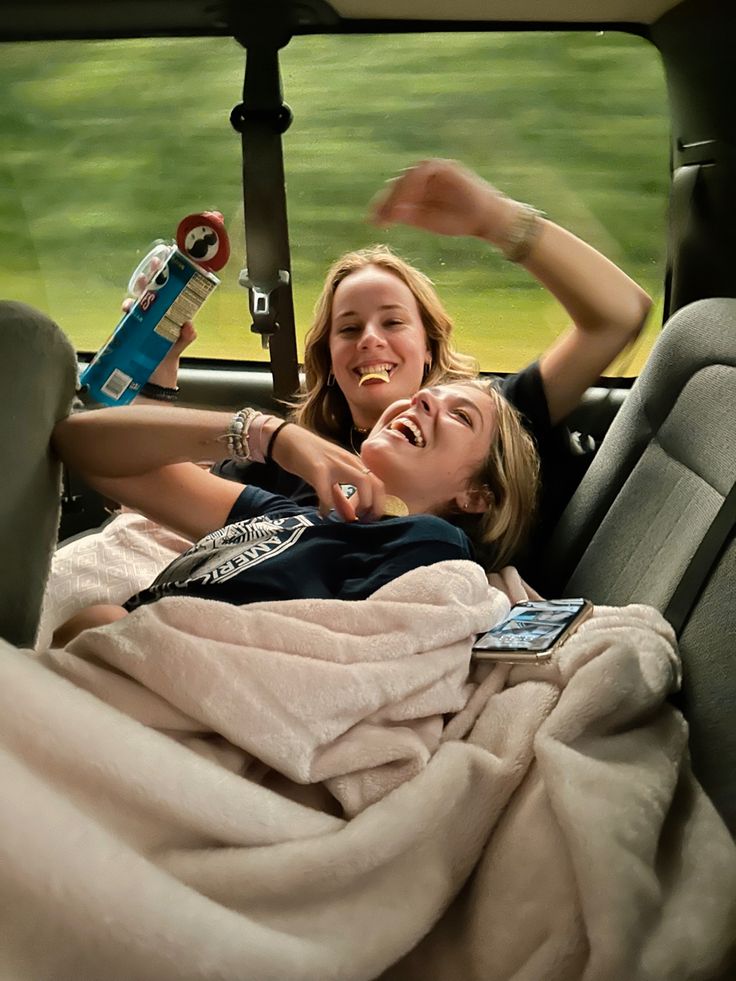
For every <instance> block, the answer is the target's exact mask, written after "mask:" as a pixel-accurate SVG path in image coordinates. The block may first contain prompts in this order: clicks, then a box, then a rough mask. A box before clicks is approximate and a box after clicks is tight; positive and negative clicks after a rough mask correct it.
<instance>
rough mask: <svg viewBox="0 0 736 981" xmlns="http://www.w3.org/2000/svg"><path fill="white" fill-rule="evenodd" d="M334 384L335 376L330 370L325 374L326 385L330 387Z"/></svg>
mask: <svg viewBox="0 0 736 981" xmlns="http://www.w3.org/2000/svg"><path fill="white" fill-rule="evenodd" d="M334 384H335V376H334V375H333V374H332V372H330V373H329V374H328V376H327V387H328V388H332V386H333V385H334Z"/></svg>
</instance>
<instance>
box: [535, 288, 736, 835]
mask: <svg viewBox="0 0 736 981" xmlns="http://www.w3.org/2000/svg"><path fill="white" fill-rule="evenodd" d="M734 479H736V300H734V299H709V300H700V301H698V302H696V303H693V304H691V305H689V306H688V307H685V308H683V309H682V310H680V311H678V312H677V313H676V314H675V315H674V316H673V317H672V318H671V320H670V322H669V323H668V324H667V326H666V328H665V329H664V331H663V333H662V336H661V337H660V339H659V341H658V343H657V345H656V348H655V350H654V352H653V353H652V355H651V357H650V359H649V361H648V363H647V365H646V368H645V369H644V371H643V372H642V374H641V376H640V377H639V379H638V380H637V381H636V383H635V385H634V386H633V388H632V390H631V392H630V394H629V396H628V398H627V399H626V401H625V403H624V406H623V408H622V409H621V411H620V412H619V414H618V415H617V417H616V419H615V420H614V422H613V425H612V426H611V428H610V430H609V432H608V434H607V435H606V438H605V440H604V441H603V444H602V445H601V448H600V450H599V452H598V454H597V456H596V458H595V460H594V461H593V464H592V465H591V467H590V469H589V471H588V473H587V474H586V476H585V478H584V479H583V481H582V483H581V484H580V487H579V488H578V490H577V492H576V494H575V495H574V497H573V499H572V500H571V502H570V504H569V505H568V507H567V509H566V510H565V512H564V514H563V515H562V518H561V519H560V522H559V524H558V526H557V528H556V529H555V531H554V533H553V536H552V538H551V540H550V543H549V547H548V549H547V551H546V555H545V559H544V567H545V569H546V575H545V581H547V582H554V583H555V584H556V585H557V587H558V589H557V592H558V594H559V595H563V596H574V595H582V596H587V597H589V598H590V599H592V600H593V601H594V602H597V603H611V604H625V603H631V602H641V603H650V604H652V605H653V606H655V607H657V608H658V609H659V610H662V611H664V610H665V609H666V607H667V603H668V601H669V599H670V597H671V596H672V593H673V592H674V589H675V587H676V586H677V583H678V582H679V580H680V578H681V576H682V574H683V572H684V571H685V569H686V568H687V565H688V562H689V560H690V559H691V557H692V555H693V553H694V552H695V549H696V548H697V546H698V545H699V544H700V541H701V539H702V538H703V535H704V534H705V532H706V531H707V529H708V527H709V525H710V523H711V521H712V519H713V517H714V516H715V514H716V512H717V511H718V508H719V507H720V505H721V504H722V502H723V499H724V497H725V495H726V494H727V493H728V491H729V489H730V487H731V485H732V484H733V482H734ZM735 593H736V542H735V541H734V535H733V531H732V532H731V535H730V538H729V541H728V542H727V544H726V547H725V549H724V552H723V553H722V555H721V558H720V560H719V561H718V563H717V564H716V566H715V567H714V569H713V570H712V572H711V575H710V578H709V580H708V582H707V584H706V586H705V589H704V591H703V592H702V594H701V596H700V598H699V601H698V603H697V605H696V607H695V609H694V610H693V613H692V615H691V617H690V619H689V622H688V623H687V624H686V626H685V629H684V630H683V632H682V636H681V638H680V649H681V653H682V658H683V690H682V694H681V697H680V700H679V704H680V706H681V708H682V709H683V712H684V714H685V716H686V718H687V719H688V722H689V724H690V747H691V755H692V760H693V769H694V771H695V774H696V776H697V777H698V779H699V780H700V782H701V783H702V785H703V787H704V788H705V790H706V792H707V793H708V794H709V796H710V797H711V799H712V800H713V802H714V803H715V805H716V807H717V808H718V809H719V811H720V812H721V814H722V816H723V817H724V819H725V820H726V823H727V824H728V825H729V827H730V828H731V830H732V832H733V831H734V830H736V597H735V595H734V594H735Z"/></svg>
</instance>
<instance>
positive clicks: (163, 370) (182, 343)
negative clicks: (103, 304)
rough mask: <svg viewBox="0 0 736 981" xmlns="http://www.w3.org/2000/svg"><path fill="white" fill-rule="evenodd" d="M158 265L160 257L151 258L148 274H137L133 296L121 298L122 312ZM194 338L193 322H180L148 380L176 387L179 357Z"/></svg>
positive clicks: (132, 301)
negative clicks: (178, 329) (180, 324)
mask: <svg viewBox="0 0 736 981" xmlns="http://www.w3.org/2000/svg"><path fill="white" fill-rule="evenodd" d="M160 266H161V261H160V259H156V258H154V259H152V260H151V264H150V267H149V274H148V276H139V277H138V279H137V280H136V281H135V284H134V288H133V292H134V293H135V296H127V297H126V298H125V299H124V300H123V302H122V309H123V312H124V313H128V311H129V310H130V309H131V307H132V306H133V305H134V303H135V302H136V299H137V297H139V296H140V295H141V294H142V293H143V292H144V290H145V288H146V284H147V283H148V281H149V280H150V278H151V276H152V275H153V274H154V273H155V272H157V270H158V269H159V268H160ZM196 339H197V331H196V330H195V328H194V324H193V323H192V322H191V321H190V320H188V321H187V322H186V323H185V324H182V326H181V330H180V331H179V337H178V338H177V340H176V341H174V343H173V344H172V346H171V347H170V348H169V351H168V353H167V354H166V357H165V358H164V359H163V360H162V361H161V363H160V364H159V365H158V367H157V368H156V370H155V371H154V372H153V374H152V375H151V377H150V378H149V381H151V382H153V383H154V385H162V386H163V387H164V388H176V387H177V384H178V380H179V359H180V358H181V356H182V354H183V352H184V351H185V350H186V348H188V347H189V345H190V344H193V343H194V341H196Z"/></svg>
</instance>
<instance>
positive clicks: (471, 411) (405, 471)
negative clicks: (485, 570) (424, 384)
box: [360, 385, 497, 514]
mask: <svg viewBox="0 0 736 981" xmlns="http://www.w3.org/2000/svg"><path fill="white" fill-rule="evenodd" d="M496 429H497V427H496V409H495V406H494V403H493V402H492V400H491V397H490V396H489V395H488V394H487V392H484V391H483V390H482V389H480V388H477V387H475V386H473V385H438V386H436V387H434V388H425V389H421V390H420V391H419V392H417V394H416V395H415V396H414V397H413V398H411V399H401V400H399V401H398V402H395V403H394V404H393V405H391V406H389V407H388V409H386V411H385V412H384V413H383V414H382V416H381V418H380V419H379V420H378V422H377V423H376V425H375V426H374V428H373V431H372V432H371V434H370V436H369V437H368V438H367V439H366V441H365V442H364V443H363V447H362V450H361V454H360V455H361V459H362V460H363V462H364V463H365V465H366V466H367V467H369V468H370V469H371V470H372V471H373V472H374V473H375V474H376V476H378V477H380V478H381V479H382V480H383V482H384V484H385V486H386V490H387V491H388V492H389V493H390V494H395V495H396V496H397V497H400V498H402V500H404V501H405V502H406V504H407V505H408V507H409V512H410V513H411V514H445V513H447V512H448V511H452V510H460V511H467V512H469V513H470V512H480V511H482V510H485V509H486V508H487V507H488V503H489V502H488V496H487V494H486V493H485V492H484V491H483V490H482V489H481V488H480V487H478V486H475V485H474V478H475V477H476V475H477V474H478V472H479V471H480V469H481V467H482V466H483V463H484V462H485V460H486V458H487V456H488V453H489V449H490V446H491V442H492V440H493V439H495V438H496Z"/></svg>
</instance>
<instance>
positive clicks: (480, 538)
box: [446, 381, 539, 572]
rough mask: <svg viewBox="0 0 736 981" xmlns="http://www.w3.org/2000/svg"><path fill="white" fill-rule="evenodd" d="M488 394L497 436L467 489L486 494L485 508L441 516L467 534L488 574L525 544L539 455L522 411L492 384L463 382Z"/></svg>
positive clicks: (533, 512)
mask: <svg viewBox="0 0 736 981" xmlns="http://www.w3.org/2000/svg"><path fill="white" fill-rule="evenodd" d="M464 384H467V385H472V386H474V387H475V388H478V389H480V390H481V391H482V392H485V393H486V394H487V395H488V396H490V399H491V401H492V402H493V405H494V408H495V415H496V432H495V436H494V439H493V440H492V442H491V446H490V448H489V450H488V455H487V456H486V459H485V460H484V461H483V464H482V465H481V467H480V469H479V470H478V472H477V473H476V474H475V476H474V477H473V478H471V485H473V486H477V487H482V488H483V489H484V490H486V491H487V492H488V494H489V498H490V504H489V507H488V509H487V510H486V511H484V512H481V513H480V514H467V513H465V512H462V511H461V512H455V513H453V514H450V515H446V517H447V518H448V519H449V520H450V521H451V522H452V523H453V524H455V525H458V526H459V527H460V528H462V529H463V531H464V532H465V533H466V534H467V536H468V537H469V538H470V540H471V541H472V542H473V545H474V546H475V549H476V553H477V558H478V561H479V562H480V564H481V565H482V566H484V568H485V569H486V570H487V571H489V572H493V571H497V570H498V569H501V568H503V566H505V565H508V564H509V562H510V561H511V560H512V559H513V558H514V557H515V556H516V555H517V554H518V553H519V551H520V549H521V548H522V546H523V545H524V543H525V542H526V540H527V538H528V536H529V533H530V531H531V529H532V525H533V523H534V518H535V516H536V511H537V503H538V497H539V454H538V453H537V448H536V445H535V443H534V440H533V439H532V437H531V435H530V434H529V433H528V432H527V430H526V428H525V426H524V424H523V422H522V419H521V413H520V412H519V411H518V409H516V408H515V407H514V406H513V405H511V403H510V402H509V401H508V399H506V398H505V397H504V396H503V395H502V394H501V392H499V390H498V389H497V387H496V385H495V383H494V382H485V381H466V382H464Z"/></svg>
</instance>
